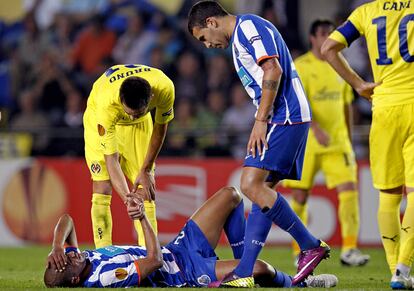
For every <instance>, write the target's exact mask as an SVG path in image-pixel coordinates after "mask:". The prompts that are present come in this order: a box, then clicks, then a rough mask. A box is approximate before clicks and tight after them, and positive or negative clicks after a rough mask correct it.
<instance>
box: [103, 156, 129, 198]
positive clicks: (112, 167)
mask: <svg viewBox="0 0 414 291" xmlns="http://www.w3.org/2000/svg"><path fill="white" fill-rule="evenodd" d="M105 163H106V166H107V169H108V173H109V176H110V178H111V183H112V186H113V187H114V188H115V190H116V192H118V194H119V196H120V197H121V199H122V201H123V202H124V203H125V201H126V195H127V194H128V193H129V192H130V191H129V188H128V183H127V181H126V179H125V176H124V174H123V172H122V169H121V165H120V164H119V154H118V153H114V154H111V155H105Z"/></svg>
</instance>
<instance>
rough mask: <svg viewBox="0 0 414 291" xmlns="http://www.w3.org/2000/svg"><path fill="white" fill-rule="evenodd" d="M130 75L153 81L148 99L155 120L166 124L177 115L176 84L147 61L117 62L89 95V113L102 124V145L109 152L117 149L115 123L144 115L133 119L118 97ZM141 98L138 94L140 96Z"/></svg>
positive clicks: (105, 152) (103, 75)
mask: <svg viewBox="0 0 414 291" xmlns="http://www.w3.org/2000/svg"><path fill="white" fill-rule="evenodd" d="M131 76H136V77H141V78H143V79H145V80H147V81H148V83H149V84H150V85H151V93H152V94H153V96H152V97H151V99H150V102H149V111H151V110H153V109H154V108H155V122H156V123H159V124H165V123H168V122H170V121H171V120H172V119H173V118H174V109H173V105H174V99H175V95H174V84H173V82H172V81H171V80H170V79H169V78H168V77H167V76H166V75H165V74H164V73H163V72H162V71H161V70H158V69H156V68H151V67H148V66H144V65H115V66H112V67H111V68H109V69H108V70H107V71H106V72H105V73H104V74H102V76H100V77H99V78H98V80H96V81H95V83H94V84H93V87H92V91H91V93H90V95H89V99H88V103H87V108H86V113H85V115H86V114H87V113H88V114H90V115H92V116H94V118H95V120H96V130H97V131H98V125H101V126H102V129H103V130H101V131H99V135H100V136H101V147H102V150H103V152H104V154H106V155H110V154H113V153H115V152H116V151H117V144H116V136H115V133H116V126H122V125H131V124H136V123H140V122H141V121H142V120H143V119H144V118H148V115H149V114H150V113H147V114H146V115H145V116H143V117H141V118H138V119H134V120H131V117H130V116H129V115H128V114H126V113H125V111H124V109H123V107H122V104H121V100H120V97H119V89H120V87H121V84H122V82H123V81H124V80H125V79H126V78H128V77H131ZM137 98H139V96H137Z"/></svg>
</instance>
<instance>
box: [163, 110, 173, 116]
mask: <svg viewBox="0 0 414 291" xmlns="http://www.w3.org/2000/svg"><path fill="white" fill-rule="evenodd" d="M172 113H173V109H172V108H171V109H170V110H168V111H167V112H164V113H163V114H162V116H163V117H165V116H170V115H171V114H172Z"/></svg>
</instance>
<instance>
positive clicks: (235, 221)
mask: <svg viewBox="0 0 414 291" xmlns="http://www.w3.org/2000/svg"><path fill="white" fill-rule="evenodd" d="M245 228H246V217H245V216H244V203H243V200H242V201H241V202H240V203H239V205H237V207H236V208H234V209H233V211H232V212H231V213H230V215H229V216H228V217H227V220H226V222H225V223H224V227H223V229H224V232H225V234H226V236H227V239H228V241H229V243H230V246H231V249H232V250H233V256H234V258H235V259H240V258H241V257H242V255H243V249H244V233H245Z"/></svg>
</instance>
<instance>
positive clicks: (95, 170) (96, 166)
mask: <svg viewBox="0 0 414 291" xmlns="http://www.w3.org/2000/svg"><path fill="white" fill-rule="evenodd" d="M91 171H92V173H94V174H98V173H100V172H101V165H100V164H99V163H97V162H96V163H92V165H91Z"/></svg>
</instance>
